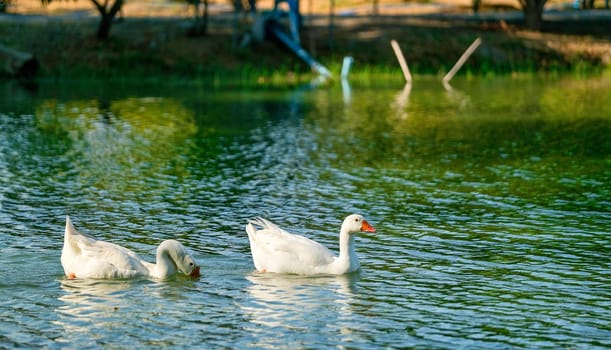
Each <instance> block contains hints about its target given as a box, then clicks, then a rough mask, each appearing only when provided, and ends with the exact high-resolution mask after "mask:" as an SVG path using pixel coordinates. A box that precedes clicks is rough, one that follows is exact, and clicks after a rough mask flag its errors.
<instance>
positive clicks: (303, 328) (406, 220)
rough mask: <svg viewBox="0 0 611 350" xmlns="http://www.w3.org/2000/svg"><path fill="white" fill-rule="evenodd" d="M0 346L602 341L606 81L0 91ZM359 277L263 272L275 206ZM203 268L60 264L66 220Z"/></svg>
mask: <svg viewBox="0 0 611 350" xmlns="http://www.w3.org/2000/svg"><path fill="white" fill-rule="evenodd" d="M0 90H1V91H2V94H1V95H2V97H0V99H1V100H0V101H1V104H0V130H1V131H0V184H1V186H0V246H1V247H2V248H1V249H0V251H1V253H2V254H1V255H0V268H1V270H0V347H1V348H13V347H20V346H21V347H27V348H39V347H47V348H76V349H87V348H130V349H139V348H147V349H148V348H157V347H159V348H161V347H164V348H236V349H245V348H263V349H265V348H280V349H283V348H290V349H294V348H308V349H329V348H342V349H343V348H352V349H355V348H361V349H363V348H412V347H415V348H422V349H481V348H495V349H518V348H528V349H545V348H548V349H605V348H609V347H611V279H610V273H611V254H610V251H611V237H610V235H609V228H610V227H611V183H610V180H611V141H610V135H611V79H609V78H605V77H593V78H581V79H577V78H572V77H556V78H547V79H543V78H513V79H512V78H490V79H463V80H457V81H456V82H455V83H454V89H453V90H451V91H446V90H445V89H444V88H443V87H442V86H441V85H440V84H439V83H438V82H437V81H434V80H433V79H431V78H425V79H422V80H417V81H416V84H415V85H414V86H413V88H412V90H411V91H409V90H402V88H401V85H400V83H393V82H389V83H387V84H380V85H376V84H367V83H358V84H357V83H353V85H352V86H351V91H350V92H349V91H348V90H342V88H341V85H340V84H335V85H333V86H327V87H319V88H313V87H309V86H303V87H295V88H293V89H288V90H285V89H274V90H270V89H261V90H260V91H252V90H251V91H245V90H235V89H220V88H219V89H209V88H205V87H204V86H198V85H197V84H193V85H180V84H175V86H173V85H172V84H167V85H159V86H151V85H137V84H125V83H124V84H115V85H112V84H103V83H94V82H73V83H63V84H61V85H58V84H54V83H53V82H43V83H41V85H40V86H39V88H38V90H37V91H35V92H31V91H27V90H23V89H21V88H19V87H18V86H16V85H15V84H13V83H3V85H2V86H0ZM351 213H361V214H363V215H364V216H365V217H366V218H367V219H368V221H369V222H370V223H371V224H373V225H374V226H375V227H376V229H377V233H376V234H361V235H359V237H357V251H358V254H359V257H360V261H361V271H360V272H359V273H355V274H350V275H346V276H338V277H334V276H313V277H300V276H292V275H274V274H259V273H255V272H254V266H253V263H252V260H251V257H250V250H249V245H248V239H247V236H246V233H245V232H244V226H245V224H246V222H247V220H248V219H249V218H252V217H254V216H264V217H266V218H269V219H271V220H273V221H274V222H276V223H277V224H279V225H280V226H282V227H284V228H286V229H288V230H289V231H293V232H295V233H299V234H303V235H306V236H308V237H310V238H313V239H315V240H317V241H320V242H321V243H323V244H325V245H327V246H328V247H329V248H331V249H332V250H334V251H336V249H337V237H338V233H339V226H340V225H341V221H342V219H343V218H344V217H345V216H346V215H348V214H351ZM66 214H68V215H70V216H71V218H72V221H73V222H74V224H75V225H76V227H77V228H78V229H79V230H80V231H82V232H85V233H88V234H91V235H94V236H96V237H98V238H99V239H103V240H107V241H111V242H114V243H117V244H120V245H122V246H125V247H127V248H130V249H132V250H134V251H136V252H137V253H138V254H140V255H141V256H142V257H143V258H145V259H146V260H149V261H152V260H154V254H155V248H156V246H157V244H158V243H159V242H161V241H162V240H164V239H168V238H175V239H178V240H180V241H181V242H183V243H184V244H185V245H186V246H188V247H189V249H190V250H191V251H192V252H193V255H194V257H195V258H196V260H197V261H198V262H199V264H200V265H201V266H202V276H201V277H200V278H199V279H189V278H186V277H177V278H174V279H172V280H169V281H154V280H138V281H127V280H120V281H100V280H68V279H66V278H65V277H64V276H63V270H62V266H61V264H60V254H61V247H62V243H63V232H64V225H65V216H66Z"/></svg>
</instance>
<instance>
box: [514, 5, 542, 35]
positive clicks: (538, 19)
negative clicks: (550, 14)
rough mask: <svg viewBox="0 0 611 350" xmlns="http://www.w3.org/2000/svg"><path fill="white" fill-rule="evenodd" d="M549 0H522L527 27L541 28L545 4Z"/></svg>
mask: <svg viewBox="0 0 611 350" xmlns="http://www.w3.org/2000/svg"><path fill="white" fill-rule="evenodd" d="M546 2H547V0H520V4H521V5H522V11H523V12H524V24H525V25H526V28H528V29H533V30H540V29H541V26H542V24H543V6H545V3H546Z"/></svg>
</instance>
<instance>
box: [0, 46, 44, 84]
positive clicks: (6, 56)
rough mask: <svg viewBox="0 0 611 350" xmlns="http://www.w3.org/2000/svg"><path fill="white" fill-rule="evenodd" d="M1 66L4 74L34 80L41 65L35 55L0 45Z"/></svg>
mask: <svg viewBox="0 0 611 350" xmlns="http://www.w3.org/2000/svg"><path fill="white" fill-rule="evenodd" d="M0 64H1V67H2V70H4V73H6V74H8V75H10V76H12V77H16V78H33V77H34V76H35V75H36V72H38V68H39V67H40V64H39V63H38V60H37V59H36V57H34V55H32V54H31V53H27V52H21V51H17V50H15V49H12V48H10V47H6V46H3V45H0Z"/></svg>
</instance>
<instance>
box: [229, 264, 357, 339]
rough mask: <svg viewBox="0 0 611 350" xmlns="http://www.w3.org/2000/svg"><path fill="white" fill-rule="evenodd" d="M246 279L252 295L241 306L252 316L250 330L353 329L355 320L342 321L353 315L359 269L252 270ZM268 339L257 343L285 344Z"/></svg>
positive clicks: (342, 332)
mask: <svg viewBox="0 0 611 350" xmlns="http://www.w3.org/2000/svg"><path fill="white" fill-rule="evenodd" d="M246 279H247V280H248V281H250V282H251V283H252V285H250V286H249V287H248V288H247V292H248V294H249V296H250V298H249V299H248V301H247V302H246V303H244V304H242V305H240V307H241V309H242V311H243V313H244V314H245V315H247V318H249V319H250V325H249V326H247V329H249V330H250V331H252V332H262V333H268V332H269V330H270V329H274V328H279V329H284V332H285V331H286V330H287V329H288V330H289V331H295V330H297V331H300V332H304V331H309V332H314V333H316V330H317V329H320V328H327V327H337V333H338V334H349V333H350V327H351V326H353V324H351V323H350V325H346V324H343V323H344V322H343V321H344V320H349V319H351V318H353V315H352V314H353V310H352V304H353V302H354V299H355V293H356V283H357V282H358V281H359V279H360V274H359V273H358V272H356V273H351V274H346V275H339V276H331V275H318V276H300V275H285V274H273V273H271V274H270V273H268V274H259V273H256V272H253V273H252V274H250V275H248V276H246ZM312 320H315V321H314V322H312ZM314 333H312V334H314ZM266 341H268V342H270V343H269V344H258V345H270V346H273V345H279V344H282V340H278V339H268V340H266ZM276 342H279V343H276ZM286 345H287V344H286V342H285V343H284V346H286Z"/></svg>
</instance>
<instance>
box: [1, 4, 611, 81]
mask: <svg viewBox="0 0 611 350" xmlns="http://www.w3.org/2000/svg"><path fill="white" fill-rule="evenodd" d="M306 25H307V26H306V27H305V28H304V30H303V32H302V41H303V46H304V48H305V49H306V50H308V51H309V52H310V53H311V54H312V55H313V56H314V57H316V58H317V59H318V60H319V61H320V62H321V63H323V64H325V65H327V66H328V67H329V68H330V69H331V70H332V71H334V72H339V69H340V68H339V66H340V64H341V60H342V58H343V57H344V56H346V55H351V56H353V57H354V58H355V64H354V66H353V67H354V68H353V69H354V72H355V73H357V74H359V73H360V74H363V75H365V76H366V75H367V74H376V73H384V72H388V71H396V69H397V67H398V66H397V63H396V58H395V56H394V54H393V52H392V50H391V48H390V45H389V41H390V40H391V39H396V40H397V41H398V42H399V43H400V44H401V46H402V48H403V51H404V53H405V56H406V59H407V61H408V64H409V66H410V69H411V70H412V72H413V73H415V74H443V73H445V72H447V71H448V70H449V69H450V67H451V66H452V65H453V64H454V62H455V61H456V59H457V58H458V57H459V56H460V55H461V53H462V52H463V51H464V49H465V48H466V47H467V46H468V45H469V44H470V43H471V42H472V41H473V40H474V39H475V38H476V37H478V36H479V37H481V38H482V40H483V44H482V46H481V47H480V48H479V49H478V50H477V52H476V53H475V54H474V55H473V57H472V58H471V59H470V60H469V61H468V62H467V64H466V65H465V67H464V68H463V69H462V70H461V73H460V74H478V75H481V74H483V75H490V74H515V73H523V72H526V73H533V72H545V73H547V72H577V73H593V72H594V73H595V72H598V71H601V70H604V69H606V67H608V66H609V64H610V63H611V33H609V32H608V30H604V28H608V25H609V23H608V21H604V20H601V21H594V20H589V21H581V22H575V21H573V22H566V23H562V22H555V23H551V24H548V25H547V27H546V30H545V31H544V32H541V33H539V32H529V31H524V30H521V29H520V26H519V25H518V24H511V23H509V24H508V23H505V22H502V21H501V22H492V23H491V22H481V21H478V22H476V21H464V20H461V21H459V20H453V21H452V20H435V19H422V18H420V19H418V18H414V17H407V16H377V17H342V18H337V19H336V22H335V25H334V27H333V28H332V29H330V28H329V26H328V25H326V24H316V22H306ZM96 26H97V18H91V17H85V18H80V19H72V20H69V19H65V18H64V19H53V18H48V19H47V20H43V21H40V20H19V21H10V22H1V23H0V43H1V44H3V45H7V46H9V47H13V48H15V49H18V50H22V51H26V52H31V53H33V54H35V55H36V57H37V58H38V59H39V60H40V62H41V72H40V75H41V76H43V77H51V78H134V79H140V78H150V77H164V76H173V77H179V78H181V77H182V78H188V79H190V78H195V77H202V78H207V79H209V80H211V81H214V79H222V80H225V81H236V82H247V83H248V82H250V83H252V82H255V83H265V82H273V81H274V80H287V81H289V82H290V81H292V80H293V81H298V80H300V79H302V73H306V74H307V73H309V69H308V68H307V67H306V66H305V65H304V64H303V63H302V62H301V61H299V60H298V59H297V58H296V57H295V56H294V55H293V54H292V53H290V52H289V51H288V50H286V49H284V48H283V47H282V46H281V45H280V44H278V43H275V42H273V41H266V42H253V43H252V44H251V45H249V46H247V47H245V48H239V49H238V48H234V47H233V45H232V42H233V41H234V32H233V30H232V27H231V22H230V21H224V22H223V21H221V20H213V22H212V23H211V25H210V29H209V32H208V34H207V35H206V36H202V37H189V36H188V35H187V32H188V26H189V20H188V19H181V18H157V19H154V18H130V17H128V18H126V19H125V20H124V21H122V22H117V23H115V24H114V25H113V28H112V31H111V33H112V37H111V39H110V40H107V41H104V42H101V41H98V40H96V39H95V38H94V33H95V29H96Z"/></svg>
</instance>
